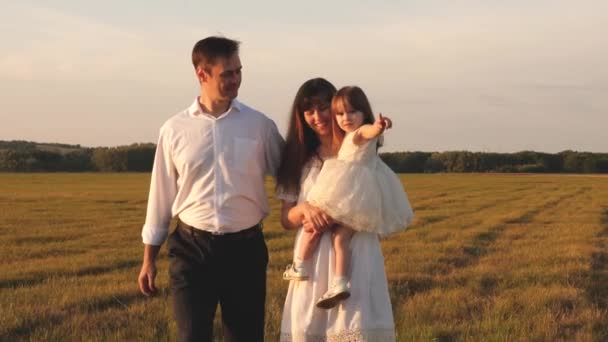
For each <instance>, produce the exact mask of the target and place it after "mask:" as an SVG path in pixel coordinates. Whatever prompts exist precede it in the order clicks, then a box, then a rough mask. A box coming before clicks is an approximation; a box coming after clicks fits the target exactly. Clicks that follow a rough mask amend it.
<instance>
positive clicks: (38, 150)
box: [0, 141, 156, 172]
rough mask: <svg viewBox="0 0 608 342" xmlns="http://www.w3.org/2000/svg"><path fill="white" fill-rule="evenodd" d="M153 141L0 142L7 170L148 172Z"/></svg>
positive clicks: (1, 166) (2, 162)
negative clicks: (111, 143) (91, 143)
mask: <svg viewBox="0 0 608 342" xmlns="http://www.w3.org/2000/svg"><path fill="white" fill-rule="evenodd" d="M155 151H156V145H154V144H132V145H128V146H118V147H94V148H82V147H80V146H78V145H65V144H38V143H31V142H22V141H19V142H15V141H13V142H0V171H4V172H59V171H62V172H83V171H89V172H94V171H102V172H127V171H130V172H149V171H151V170H152V163H153V161H154V152H155Z"/></svg>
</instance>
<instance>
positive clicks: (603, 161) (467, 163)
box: [0, 141, 608, 173]
mask: <svg viewBox="0 0 608 342" xmlns="http://www.w3.org/2000/svg"><path fill="white" fill-rule="evenodd" d="M155 150H156V145H154V144H151V143H147V144H132V145H128V146H118V147H94V148H86V147H81V146H80V145H67V144H40V143H35V142H28V141H0V171H4V172H59V171H61V172H66V171H67V172H82V171H89V172H95V171H101V172H149V171H151V170H152V163H153V161H154V153H155ZM380 156H381V157H382V159H383V160H384V161H385V162H386V163H387V164H388V166H390V167H391V168H392V169H393V170H394V171H395V172H397V173H435V172H525V173H530V172H537V173H608V154H607V153H589V152H576V151H563V152H559V153H556V154H551V153H540V152H533V151H523V152H517V153H489V152H468V151H451V152H390V153H381V154H380Z"/></svg>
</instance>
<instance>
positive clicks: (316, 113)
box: [304, 103, 332, 137]
mask: <svg viewBox="0 0 608 342" xmlns="http://www.w3.org/2000/svg"><path fill="white" fill-rule="evenodd" d="M304 120H305V121H306V123H307V124H308V126H310V128H311V129H312V130H313V131H314V132H315V133H316V134H317V135H318V136H320V137H324V136H329V135H331V134H332V132H331V108H330V105H329V103H327V104H321V105H317V106H313V107H312V108H310V109H309V110H307V111H305V112H304Z"/></svg>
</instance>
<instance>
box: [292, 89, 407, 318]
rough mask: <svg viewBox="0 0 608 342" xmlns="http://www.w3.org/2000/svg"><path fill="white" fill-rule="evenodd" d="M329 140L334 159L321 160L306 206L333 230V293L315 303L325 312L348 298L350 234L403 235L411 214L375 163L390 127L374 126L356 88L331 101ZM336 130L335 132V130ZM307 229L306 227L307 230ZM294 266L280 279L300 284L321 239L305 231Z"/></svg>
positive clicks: (391, 177) (393, 180) (384, 122)
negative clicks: (336, 145) (333, 141)
mask: <svg viewBox="0 0 608 342" xmlns="http://www.w3.org/2000/svg"><path fill="white" fill-rule="evenodd" d="M331 109H332V116H333V120H334V122H333V123H334V125H333V127H334V130H333V131H334V132H333V134H334V137H337V138H338V140H341V139H342V138H343V140H342V145H341V146H340V150H339V152H338V157H337V158H336V159H329V160H326V161H325V162H324V164H323V168H322V169H321V171H320V173H319V175H318V177H317V181H316V182H315V185H314V186H313V187H312V189H311V190H310V193H309V194H308V197H307V200H308V202H309V203H310V204H312V205H314V206H316V207H318V208H320V209H322V210H323V211H325V213H326V214H328V215H329V216H331V217H332V218H333V219H334V221H336V222H337V224H336V225H335V226H334V227H333V228H332V230H333V235H332V242H333V246H334V250H335V257H336V259H335V260H336V265H335V274H334V281H333V285H332V287H331V288H330V289H329V290H328V291H327V292H326V293H325V294H324V295H323V296H322V297H321V298H320V299H319V300H318V301H317V306H318V307H320V308H324V309H329V308H332V307H334V306H336V305H337V304H338V303H339V302H340V301H341V300H344V299H346V298H348V297H349V296H350V291H349V288H348V271H349V267H350V250H349V244H350V239H351V237H352V236H353V234H354V232H355V231H366V232H373V233H377V234H379V235H381V236H385V235H388V234H390V233H394V232H397V231H401V230H404V229H405V228H406V227H407V226H408V225H409V223H410V222H411V221H412V219H413V217H414V214H413V211H412V208H411V206H410V203H409V201H408V199H407V195H406V194H405V191H404V190H403V186H402V184H401V181H400V180H399V178H397V175H395V173H394V172H393V171H392V170H391V169H390V168H389V167H388V166H387V165H386V164H385V163H384V162H383V161H382V160H381V159H380V157H379V156H378V154H377V148H378V147H379V146H380V143H379V136H380V135H381V134H382V132H384V130H385V129H387V128H390V125H391V122H390V120H388V119H385V118H383V117H382V115H380V116H379V118H378V119H377V120H374V115H373V113H372V109H371V106H370V104H369V101H368V100H367V97H366V96H365V93H363V91H362V90H361V88H359V87H356V86H353V87H344V88H342V89H340V90H339V91H338V92H337V94H336V95H335V96H334V98H333V99H332V103H331ZM336 124H337V126H338V127H336ZM308 226H310V225H308ZM303 234H305V235H304V236H302V239H301V241H302V244H301V245H300V246H298V252H297V255H296V258H295V260H294V264H293V265H291V266H289V267H288V268H287V270H286V271H285V273H284V274H283V278H284V279H287V280H305V279H308V274H307V271H306V267H304V263H305V262H306V261H307V259H309V258H310V257H311V255H312V252H313V251H314V249H315V247H316V245H317V242H318V239H319V237H320V234H318V233H317V232H315V231H314V230H313V229H311V228H309V227H308V228H307V224H306V222H304V230H303Z"/></svg>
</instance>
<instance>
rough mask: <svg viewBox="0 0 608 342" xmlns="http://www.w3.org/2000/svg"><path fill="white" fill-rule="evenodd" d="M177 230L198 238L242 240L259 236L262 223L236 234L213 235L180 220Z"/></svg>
mask: <svg viewBox="0 0 608 342" xmlns="http://www.w3.org/2000/svg"><path fill="white" fill-rule="evenodd" d="M177 229H179V230H181V231H183V232H185V233H186V234H189V235H192V236H197V237H203V238H213V239H220V240H241V239H248V238H251V237H253V236H255V235H256V234H258V233H259V232H261V231H262V223H261V222H260V223H258V224H256V225H255V226H253V227H249V228H247V229H243V230H240V231H238V232H234V233H223V234H217V233H212V232H209V231H206V230H202V229H199V228H196V227H192V226H191V225H189V224H187V223H184V222H182V221H181V220H178V221H177Z"/></svg>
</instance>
